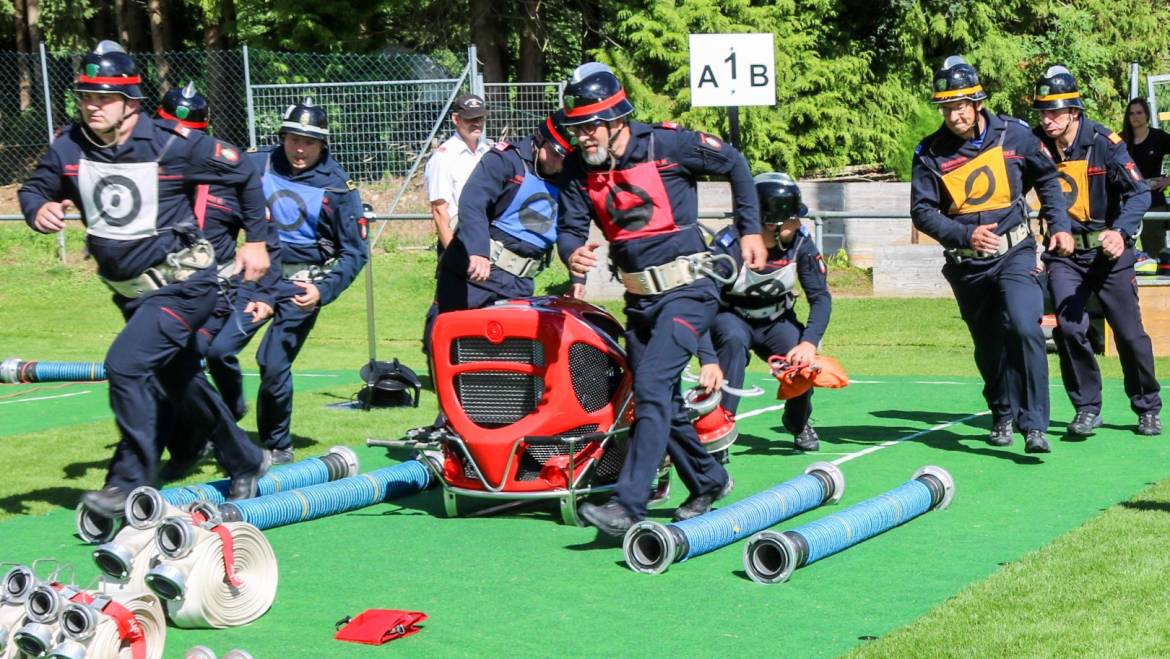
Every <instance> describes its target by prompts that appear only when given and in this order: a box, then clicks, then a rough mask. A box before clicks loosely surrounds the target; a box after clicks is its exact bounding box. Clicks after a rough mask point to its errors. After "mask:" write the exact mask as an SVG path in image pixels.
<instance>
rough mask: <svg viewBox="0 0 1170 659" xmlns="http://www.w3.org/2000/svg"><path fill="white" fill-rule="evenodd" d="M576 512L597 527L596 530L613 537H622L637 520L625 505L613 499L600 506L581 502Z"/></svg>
mask: <svg viewBox="0 0 1170 659" xmlns="http://www.w3.org/2000/svg"><path fill="white" fill-rule="evenodd" d="M577 512H578V513H579V514H580V515H581V519H584V520H585V521H586V522H589V524H590V525H591V526H595V527H597V530H598V531H601V532H602V533H604V534H606V535H610V536H613V537H615V538H621V537H624V536H625V535H626V531H628V530H629V529H630V527H631V526H633V525H634V522H636V521H637V520H635V519H634V516H633V515H631V514H630V511H628V510H626V508H625V506H623V505H622V504H620V503H618V502H617V501H615V500H613V499H610V500H609V501H606V502H605V505H602V506H595V505H593V504H591V503H583V504H581V505H580V507H578V508H577Z"/></svg>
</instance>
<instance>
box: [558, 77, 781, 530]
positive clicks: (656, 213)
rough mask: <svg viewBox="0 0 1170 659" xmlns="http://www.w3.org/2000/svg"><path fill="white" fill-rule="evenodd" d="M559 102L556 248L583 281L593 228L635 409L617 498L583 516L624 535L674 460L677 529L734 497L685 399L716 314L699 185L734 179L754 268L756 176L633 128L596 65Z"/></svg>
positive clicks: (693, 135) (710, 140) (730, 158)
mask: <svg viewBox="0 0 1170 659" xmlns="http://www.w3.org/2000/svg"><path fill="white" fill-rule="evenodd" d="M564 97H565V108H566V109H565V123H566V125H568V126H569V129H570V130H571V131H572V132H574V133H575V134H576V136H577V150H576V151H575V152H574V153H573V154H572V155H571V156H570V157H569V158H568V159H567V160H566V161H565V173H566V179H565V180H566V183H565V187H564V188H563V190H562V192H561V200H562V215H561V222H560V231H559V235H558V239H557V241H558V249H559V251H560V255H561V258H562V259H563V260H564V261H565V262H566V263H567V264H568V266H569V269H570V272H571V273H572V274H574V275H576V276H579V277H583V276H584V275H585V273H586V272H588V270H589V269H590V268H592V267H593V266H594V265H596V264H597V261H598V258H597V255H596V254H595V253H594V249H596V248H597V247H598V246H599V245H597V244H596V243H590V242H588V236H589V226H590V221H591V219H592V220H594V221H596V222H597V224H598V225H599V227H600V228H601V229H602V231H603V232H604V233H605V235H606V238H607V239H608V240H609V242H610V255H611V258H612V262H613V265H615V266H616V267H617V268H618V270H619V272H620V274H621V278H622V281H623V283H624V284H625V286H626V291H627V293H626V317H627V329H626V346H627V352H628V356H629V364H630V368H631V370H632V371H633V376H634V397H635V400H636V401H637V402H636V406H635V412H634V415H635V416H634V424H633V427H632V429H631V437H630V442H629V452H628V454H627V455H626V460H625V463H624V464H623V466H622V471H621V475H620V476H619V477H618V482H617V485H616V487H615V491H614V496H613V498H611V499H610V500H609V501H608V502H607V503H606V504H605V505H603V506H595V505H592V504H589V503H583V504H581V507H580V513H581V516H582V517H583V518H584V519H585V520H586V521H588V522H589V523H590V524H592V525H593V526H596V527H597V528H598V529H599V530H600V531H601V532H603V533H605V534H608V535H614V536H620V535H622V534H624V533H625V531H626V530H627V529H628V528H629V527H630V526H631V525H632V524H633V523H634V522H635V521H637V520H639V519H642V518H644V517H645V516H646V505H647V502H648V500H649V498H650V494H651V486H652V483H653V480H654V477H655V473H656V470H657V469H658V467H659V465H660V464H661V463H662V460H663V457H664V455H665V454H666V453H667V452H669V453H670V457H671V459H672V461H673V463H674V466H675V468H676V469H678V472H679V475H680V477H681V478H682V481H683V483H684V484H685V485H686V487H687V489H688V490H689V491H690V496H689V497H688V498H687V500H686V501H685V502H683V504H682V505H681V506H679V508H678V510H676V511H675V515H674V516H675V519H676V520H682V519H687V518H690V517H694V516H696V515H699V514H702V513H704V512H706V511H707V510H708V509H710V507H711V504H712V503H713V502H714V501H715V500H717V499H719V498H720V497H721V496H723V495H725V494H726V493H727V492H728V491H729V490H730V488H731V479H730V477H729V476H728V474H727V471H726V470H725V469H724V468H723V466H722V465H720V464H719V463H718V462H717V461H716V460H715V458H713V457H712V456H711V455H709V454H708V453H707V451H706V450H705V449H704V448H703V446H702V445H701V444H700V443H699V438H698V435H697V434H696V433H695V429H694V427H693V426H692V425H691V423H690V422H689V420H688V419H687V415H686V413H685V412H684V408H683V398H682V395H681V392H680V390H679V376H680V375H681V373H682V371H683V369H684V368H685V366H686V364H687V362H688V361H689V360H690V358H691V356H692V355H693V354H695V353H696V352H697V350H698V345H699V338H700V337H701V336H702V335H703V334H704V333H705V332H706V331H707V330H708V328H709V327H710V325H711V321H712V320H714V318H715V314H716V313H717V311H718V309H719V291H718V288H717V287H716V284H715V282H714V281H713V280H712V279H711V278H710V277H709V276H706V275H707V273H710V272H712V271H711V270H710V268H711V265H712V260H711V258H712V257H711V254H710V253H709V252H708V251H707V245H706V243H705V241H704V239H703V235H702V234H701V233H700V230H699V227H698V197H697V190H696V185H695V177H697V176H700V175H703V174H715V175H722V176H726V177H728V178H729V179H730V181H731V186H732V192H733V194H734V199H735V210H736V225H737V227H738V229H739V231H740V235H741V236H742V237H741V239H740V241H741V243H742V248H743V258H744V260H745V261H746V262H747V263H748V265H749V267H751V268H753V269H759V268H761V267H763V265H764V261H765V258H766V257H765V250H764V244H763V240H762V239H761V237H760V235H759V232H760V225H759V205H758V202H757V199H756V192H755V187H754V185H753V182H752V178H751V172H750V171H749V170H748V166H747V162H746V161H745V160H744V158H743V156H742V155H740V153H739V152H738V151H737V150H735V149H734V148H732V147H731V146H730V145H727V144H725V143H723V141H722V140H720V139H719V138H717V137H713V136H710V135H705V134H702V133H697V132H692V131H689V130H685V129H682V128H679V127H678V126H675V125H673V124H662V125H657V126H650V125H647V124H643V123H638V122H634V121H631V120H630V119H629V118H628V117H629V115H630V114H632V113H633V111H634V107H633V105H632V104H631V103H630V101H629V100H628V99H627V98H626V95H625V90H624V89H623V88H622V85H621V83H620V82H618V79H617V77H616V76H615V75H614V74H613V72H612V71H611V70H610V69H609V68H608V67H606V66H604V65H602V64H598V63H596V62H591V63H588V64H584V65H582V66H581V67H578V68H577V70H576V71H574V72H573V76H572V78H571V79H570V81H569V84H568V86H567V87H566V89H565V94H564Z"/></svg>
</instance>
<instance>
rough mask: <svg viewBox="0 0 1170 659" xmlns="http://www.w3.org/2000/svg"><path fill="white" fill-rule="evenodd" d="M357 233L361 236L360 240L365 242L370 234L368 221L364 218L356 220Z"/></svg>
mask: <svg viewBox="0 0 1170 659" xmlns="http://www.w3.org/2000/svg"><path fill="white" fill-rule="evenodd" d="M358 232H359V233H360V234H361V236H362V240H365V239H366V236H367V235H368V234H369V232H370V221H369V220H367V219H366V218H365V217H359V218H358Z"/></svg>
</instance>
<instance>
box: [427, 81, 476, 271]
mask: <svg viewBox="0 0 1170 659" xmlns="http://www.w3.org/2000/svg"><path fill="white" fill-rule="evenodd" d="M452 108H453V110H452V112H451V123H453V124H455V133H454V134H453V135H451V137H450V138H449V139H448V140H447V141H446V142H443V144H441V145H440V146H439V148H437V149H435V153H434V154H433V155H432V156H431V159H430V161H428V162H427V167H426V171H425V175H426V179H427V198H428V199H429V200H430V202H431V217H432V218H433V219H434V221H435V229H436V230H437V231H438V232H439V251H440V252H442V251H443V248H445V247H446V246H447V244H448V243H450V242H451V237H452V236H453V235H454V233H455V225H456V224H457V223H458V221H459V192H460V191H461V190H462V189H463V184H464V183H466V182H467V178H468V177H469V176H471V170H473V169H475V165H476V163H478V162H479V158H480V156H482V155H483V154H484V153H486V152H487V150H488V149H489V148H490V147H491V144H490V143H489V142H488V141H487V140H486V139H484V137H483V126H484V120H485V119H486V118H487V115H488V110H487V104H485V103H484V101H483V99H482V98H480V97H479V96H476V95H475V94H464V95H462V96H460V97H459V98H457V99H455V103H454V105H453V106H452Z"/></svg>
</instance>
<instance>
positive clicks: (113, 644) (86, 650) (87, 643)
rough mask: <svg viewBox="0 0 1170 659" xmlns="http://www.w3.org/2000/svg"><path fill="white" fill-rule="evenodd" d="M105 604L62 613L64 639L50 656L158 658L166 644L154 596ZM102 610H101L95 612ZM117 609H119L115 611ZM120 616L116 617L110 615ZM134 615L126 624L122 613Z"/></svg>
mask: <svg viewBox="0 0 1170 659" xmlns="http://www.w3.org/2000/svg"><path fill="white" fill-rule="evenodd" d="M110 600H111V603H106V602H105V601H103V599H101V597H100V595H98V599H96V600H92V598H91V600H90V601H91V603H86V602H75V603H72V604H70V605H68V606H67V607H66V608H65V609H64V610H63V611H62V613H61V632H62V636H64V637H65V639H64V640H63V641H62V642H61V643H60V644H58V645H57V646H55V647H54V648H53V649H52V650H51V651H50V653H49V656H50V657H62V658H63V659H64V658H68V659H83V658H84V659H161V657H162V655H163V649H164V646H165V644H166V635H167V628H166V624H167V621H166V615H165V614H164V612H163V605H162V602H161V601H160V600H159V599H158V597H157V596H155V595H154V594H153V593H146V592H142V593H137V594H135V595H125V596H123V595H118V596H114V597H111V598H110ZM98 607H103V609H104V611H99V610H97V609H98ZM116 607H121V609H120V610H119V609H117V608H116ZM115 611H117V612H118V613H119V614H122V616H123V617H121V618H119V617H118V616H117V615H114V613H113V612H115ZM126 612H128V613H129V614H130V615H132V616H133V622H131V623H129V624H128V622H129V621H128V620H127V619H126V618H125V616H124V614H125V613H126Z"/></svg>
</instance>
